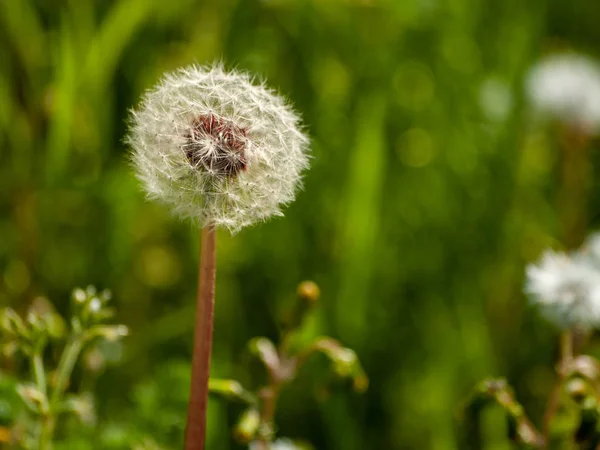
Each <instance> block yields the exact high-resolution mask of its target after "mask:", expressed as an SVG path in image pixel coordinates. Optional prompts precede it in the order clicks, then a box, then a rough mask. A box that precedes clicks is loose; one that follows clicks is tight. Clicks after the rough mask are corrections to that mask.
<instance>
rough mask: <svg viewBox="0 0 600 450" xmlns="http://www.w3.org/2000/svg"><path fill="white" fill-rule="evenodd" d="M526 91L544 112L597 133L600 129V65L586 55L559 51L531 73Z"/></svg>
mask: <svg viewBox="0 0 600 450" xmlns="http://www.w3.org/2000/svg"><path fill="white" fill-rule="evenodd" d="M526 93H527V96H528V98H529V100H530V102H531V104H532V106H533V108H534V109H535V110H536V111H537V112H539V113H540V114H542V115H544V116H548V117H552V118H554V119H558V120H560V121H561V122H563V123H566V124H568V125H570V126H574V127H576V128H578V129H580V130H581V131H583V132H585V133H587V134H590V135H594V134H596V133H598V131H600V65H598V64H597V63H596V61H594V60H592V59H591V58H588V57H586V56H583V55H578V54H574V53H564V54H555V55H552V56H549V57H547V58H545V59H543V60H542V61H540V62H539V63H537V64H536V65H535V66H534V67H533V68H532V69H531V70H530V72H529V75H528V77H527V81H526Z"/></svg>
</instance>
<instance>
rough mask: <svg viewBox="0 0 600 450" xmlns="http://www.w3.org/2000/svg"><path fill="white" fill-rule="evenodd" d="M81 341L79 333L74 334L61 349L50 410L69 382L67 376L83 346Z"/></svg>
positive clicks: (81, 337)
mask: <svg viewBox="0 0 600 450" xmlns="http://www.w3.org/2000/svg"><path fill="white" fill-rule="evenodd" d="M83 341H84V339H83V336H82V335H81V334H78V335H74V336H72V337H71V338H70V339H69V341H68V342H67V345H66V347H65V349H64V350H63V353H62V355H61V357H60V362H59V363H58V368H57V369H56V383H55V386H54V390H53V392H52V397H51V398H50V407H51V410H54V408H55V407H56V405H57V404H58V402H59V401H60V399H61V396H62V394H63V393H64V391H65V389H66V388H67V383H68V382H69V378H70V377H71V374H72V373H73V368H74V367H75V363H76V362H77V358H78V357H79V353H80V352H81V349H82V347H83Z"/></svg>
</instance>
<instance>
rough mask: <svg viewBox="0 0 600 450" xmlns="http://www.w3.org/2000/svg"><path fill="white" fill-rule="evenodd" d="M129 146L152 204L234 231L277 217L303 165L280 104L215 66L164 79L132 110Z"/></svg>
mask: <svg viewBox="0 0 600 450" xmlns="http://www.w3.org/2000/svg"><path fill="white" fill-rule="evenodd" d="M127 142H128V143H129V144H130V145H131V147H132V148H133V156H132V159H133V162H134V165H135V168H136V171H137V176H138V178H139V179H140V180H141V181H142V183H143V185H144V188H145V190H146V192H147V194H148V196H149V197H150V198H153V199H157V200H159V201H161V202H163V203H166V204H168V205H169V206H171V208H172V210H173V211H174V212H175V213H176V214H178V215H180V216H183V217H189V218H192V219H194V220H197V221H199V222H200V223H201V224H202V225H213V226H223V227H226V228H228V229H229V230H231V231H233V232H235V231H238V230H239V229H240V228H242V227H244V226H246V225H250V224H252V223H255V222H258V221H262V220H265V219H267V218H269V217H271V216H273V215H281V211H280V208H281V206H282V205H285V204H287V203H289V202H291V201H292V200H293V199H294V196H295V191H296V189H297V187H298V185H299V183H300V178H301V172H302V171H303V169H305V168H306V167H307V166H308V156H307V150H308V138H307V137H306V136H305V135H304V133H303V132H302V131H301V129H300V119H299V117H298V116H297V115H296V113H295V112H294V111H293V110H292V108H291V107H290V106H289V105H288V104H287V103H286V102H285V101H284V99H283V98H281V97H280V96H278V95H276V94H275V93H274V92H273V91H271V90H269V89H267V88H266V87H265V86H263V85H255V84H253V83H252V80H251V78H250V77H249V76H248V75H246V74H242V73H237V72H226V71H224V70H223V68H222V67H221V66H218V65H216V66H213V67H198V66H190V67H186V68H183V69H180V70H178V71H176V72H173V73H170V74H167V75H165V76H164V77H163V79H162V81H161V82H160V83H159V84H158V85H157V86H156V87H155V88H153V89H151V90H149V91H148V92H147V93H146V94H145V95H144V97H143V100H142V103H141V105H140V107H139V108H138V109H137V110H135V111H133V113H132V119H131V127H130V131H129V135H128V137H127Z"/></svg>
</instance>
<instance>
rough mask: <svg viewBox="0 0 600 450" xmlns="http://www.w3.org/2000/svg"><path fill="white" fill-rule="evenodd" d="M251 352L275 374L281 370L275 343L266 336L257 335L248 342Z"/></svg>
mask: <svg viewBox="0 0 600 450" xmlns="http://www.w3.org/2000/svg"><path fill="white" fill-rule="evenodd" d="M248 349H249V350H250V352H251V353H252V354H253V355H255V356H257V357H258V359H260V360H261V361H262V362H263V364H264V365H265V367H266V368H267V370H268V371H269V372H270V373H271V374H272V375H275V374H277V373H278V372H279V368H280V361H279V355H278V353H277V349H276V348H275V344H273V343H272V342H271V341H270V340H269V339H267V338H265V337H256V338H254V339H251V340H250V342H248Z"/></svg>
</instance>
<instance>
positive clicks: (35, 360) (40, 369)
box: [31, 353, 48, 396]
mask: <svg viewBox="0 0 600 450" xmlns="http://www.w3.org/2000/svg"><path fill="white" fill-rule="evenodd" d="M31 366H32V368H33V376H34V378H35V384H36V386H37V388H38V390H39V391H40V392H41V393H42V394H44V396H46V395H47V394H48V389H47V387H46V373H45V371H44V361H43V360H42V355H41V354H39V353H36V354H35V355H33V357H32V358H31Z"/></svg>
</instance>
